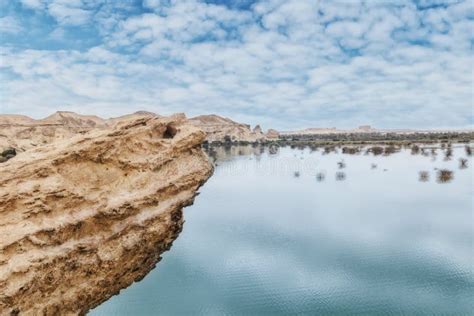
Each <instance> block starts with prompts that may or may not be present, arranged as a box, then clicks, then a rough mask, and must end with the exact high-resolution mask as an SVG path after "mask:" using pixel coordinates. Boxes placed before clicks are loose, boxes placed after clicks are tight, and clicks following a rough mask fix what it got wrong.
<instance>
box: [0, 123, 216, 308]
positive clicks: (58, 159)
mask: <svg viewBox="0 0 474 316" xmlns="http://www.w3.org/2000/svg"><path fill="white" fill-rule="evenodd" d="M61 116H62V115H61ZM51 121H55V123H51V124H57V123H56V122H57V121H56V120H51ZM87 122H89V123H87V124H89V125H91V126H96V127H97V126H100V125H102V121H101V120H98V119H92V118H91V119H90V120H87ZM24 123H25V125H27V124H30V123H31V124H32V122H28V120H25V122H24ZM33 123H34V122H33ZM61 124H62V123H61ZM68 124H70V125H71V124H72V125H74V123H72V122H69V123H68ZM42 128H43V127H42ZM81 128H82V127H81ZM28 133H32V131H31V130H30V131H29V132H28ZM204 137H205V134H204V133H203V132H202V131H200V130H199V129H197V128H196V127H194V126H191V125H189V124H187V121H186V120H185V119H184V118H183V117H171V118H156V117H153V116H145V117H141V118H138V119H136V118H135V119H131V120H125V121H122V122H119V123H117V124H116V126H115V127H114V128H109V127H103V126H101V128H94V129H92V130H90V131H89V132H85V133H78V134H77V133H76V134H75V136H74V135H71V137H67V138H59V139H56V140H55V141H54V142H51V143H50V144H48V145H44V146H39V147H38V148H34V149H30V150H27V151H25V152H21V153H20V154H18V155H17V156H16V157H15V158H14V159H10V160H9V161H7V162H4V163H2V164H0V200H1V203H0V314H1V315H16V314H20V315H64V314H85V313H86V312H87V311H88V310H89V309H90V308H92V307H94V306H96V305H98V304H100V303H101V302H103V301H104V300H106V299H108V298H109V297H110V296H112V295H114V294H117V293H118V292H119V291H120V289H122V288H125V287H127V286H129V285H130V284H131V283H132V282H134V281H136V280H139V279H141V278H143V277H144V276H145V275H146V274H147V273H148V272H149V271H150V270H151V269H153V267H154V266H155V264H156V262H157V261H159V260H160V255H161V253H162V252H164V251H166V250H167V249H169V248H170V245H171V243H172V242H173V240H174V239H175V238H176V237H177V235H178V234H179V232H180V231H181V227H182V224H183V219H182V208H183V207H185V206H187V205H189V204H192V203H193V200H194V197H195V196H196V194H197V193H196V191H197V189H198V188H199V187H200V186H201V185H202V184H203V183H204V182H205V181H206V180H207V179H208V177H209V176H210V175H211V173H212V166H211V164H210V163H209V161H208V159H207V157H206V156H205V154H204V153H203V152H202V150H201V147H200V145H201V143H202V141H203V140H204Z"/></svg>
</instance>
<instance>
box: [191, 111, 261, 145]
mask: <svg viewBox="0 0 474 316" xmlns="http://www.w3.org/2000/svg"><path fill="white" fill-rule="evenodd" d="M190 122H191V123H192V124H194V125H195V126H197V127H199V128H201V129H202V130H204V131H205V132H206V134H207V137H206V139H207V140H208V141H209V142H229V141H244V142H257V141H259V140H262V139H264V138H265V135H264V134H263V133H262V131H261V129H260V127H259V126H258V128H255V129H254V130H253V131H252V129H251V128H250V125H247V124H242V123H237V122H235V121H232V120H231V119H228V118H225V117H221V116H218V115H201V116H197V117H194V118H191V119H190Z"/></svg>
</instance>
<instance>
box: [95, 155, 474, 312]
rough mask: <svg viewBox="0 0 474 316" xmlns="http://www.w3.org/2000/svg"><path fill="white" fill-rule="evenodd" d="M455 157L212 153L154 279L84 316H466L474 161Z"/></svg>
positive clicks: (473, 285) (472, 278) (470, 291)
mask: <svg viewBox="0 0 474 316" xmlns="http://www.w3.org/2000/svg"><path fill="white" fill-rule="evenodd" d="M221 151H223V150H221ZM453 152H454V154H453V157H452V159H451V160H449V161H445V160H444V159H443V158H444V156H443V152H442V151H440V150H438V155H437V156H436V157H433V156H431V154H430V155H429V156H423V155H411V153H410V151H408V150H403V151H401V152H399V153H395V154H392V155H389V156H384V155H381V156H373V155H364V154H363V153H362V154H359V155H347V154H342V153H330V154H323V152H322V151H321V150H319V151H316V152H310V151H309V150H297V149H290V148H282V149H280V150H279V152H278V153H276V154H269V153H268V150H267V151H265V152H263V153H261V150H260V149H258V148H257V149H253V148H250V147H248V148H240V149H238V148H234V149H233V150H232V151H230V152H221V153H220V155H219V156H222V157H223V161H220V162H218V167H217V168H216V171H215V174H214V176H213V177H212V178H211V179H209V181H208V182H207V183H206V184H205V186H204V187H203V188H201V195H199V196H198V197H197V198H196V202H195V204H194V205H193V206H191V207H189V208H187V209H185V219H186V223H185V225H184V230H183V232H182V233H181V235H180V236H179V238H178V239H177V240H176V241H175V243H174V245H173V247H172V248H171V250H170V251H169V252H167V253H165V254H164V256H163V260H162V261H161V262H160V263H159V264H158V265H157V268H156V269H155V270H153V271H152V272H151V273H150V274H149V275H148V276H147V277H146V278H145V279H143V280H142V281H141V282H139V283H135V284H133V285H132V286H130V287H129V288H127V289H125V290H122V291H121V293H120V295H118V296H115V297H113V298H111V299H110V300H109V301H107V302H105V303H104V304H102V305H101V306H99V307H98V308H96V309H95V310H93V311H91V313H90V315H291V314H300V315H316V314H319V315H321V314H323V315H324V314H331V315H335V314H360V315H414V314H427V315H446V314H449V315H463V314H465V315H467V314H472V313H473V309H474V305H473V302H474V273H473V262H474V261H473V252H472V250H473V202H474V200H473V196H474V192H473V169H472V167H473V163H474V161H473V160H472V158H469V161H468V164H469V167H468V168H464V169H460V168H459V161H458V159H459V158H465V157H466V154H465V152H464V148H463V147H459V148H457V147H455V148H454V151H453ZM239 154H240V155H239ZM247 154H249V155H247ZM222 157H221V158H222ZM342 160H343V161H344V163H343V164H342V167H344V165H345V167H344V168H340V166H338V162H342ZM372 164H376V165H377V166H376V168H375V166H372ZM435 168H438V169H442V168H446V169H449V170H451V171H453V178H452V179H451V180H449V179H447V181H448V182H446V183H439V181H437V180H438V179H437V170H435ZM420 171H427V172H428V173H427V176H426V174H425V175H424V176H423V177H422V179H421V180H423V181H424V182H423V181H420V174H419V172H420ZM295 172H299V176H297V175H295ZM338 172H339V174H337V173H338ZM445 180H446V179H445Z"/></svg>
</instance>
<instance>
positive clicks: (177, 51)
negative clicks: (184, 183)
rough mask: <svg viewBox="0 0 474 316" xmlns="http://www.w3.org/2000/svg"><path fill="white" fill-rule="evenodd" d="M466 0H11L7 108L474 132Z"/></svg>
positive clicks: (5, 21)
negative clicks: (182, 114) (145, 112)
mask: <svg viewBox="0 0 474 316" xmlns="http://www.w3.org/2000/svg"><path fill="white" fill-rule="evenodd" d="M473 34H474V8H473V3H472V2H471V1H463V0H444V1H441V0H407V1H403V0H399V1H384V0H378V1H376V0H371V1H356V0H336V1H310V0H307V1H306V0H268V1H263V0H262V1H251V0H235V1H228V0H214V1H199V0H180V1H177V0H122V1H112V0H0V113H20V114H26V115H29V116H32V117H36V118H40V117H44V116H46V115H49V114H50V113H52V112H54V111H56V110H71V111H76V112H79V113H84V114H86V113H87V114H97V115H100V116H103V117H111V116H117V115H121V114H126V113H130V112H134V111H137V110H149V111H154V112H157V113H160V114H171V113H175V112H185V113H187V115H188V116H194V115H198V114H205V113H217V114H221V115H224V116H228V117H231V118H233V119H236V120H239V121H243V122H247V123H251V124H257V123H260V124H262V125H263V126H264V128H269V127H275V128H280V129H290V128H298V127H308V126H331V127H332V126H337V127H343V128H347V127H354V126H358V125H362V124H371V125H374V126H376V127H385V128H404V127H418V128H458V127H461V128H465V127H472V126H473V123H474V117H473V88H474V86H473V85H474V84H473V80H474V79H473V76H474V75H473V54H472V53H473V43H474V35H473Z"/></svg>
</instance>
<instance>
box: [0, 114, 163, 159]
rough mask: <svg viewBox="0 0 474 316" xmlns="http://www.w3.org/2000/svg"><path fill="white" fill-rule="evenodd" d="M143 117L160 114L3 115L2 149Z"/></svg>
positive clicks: (24, 146)
mask: <svg viewBox="0 0 474 316" xmlns="http://www.w3.org/2000/svg"><path fill="white" fill-rule="evenodd" d="M141 117H158V115H156V114H154V113H151V112H145V111H139V112H136V113H133V114H129V115H124V116H121V117H117V118H111V119H102V118H100V117H98V116H95V115H81V114H77V113H74V112H67V111H58V112H56V113H54V114H52V115H50V116H48V117H46V118H44V119H41V120H34V119H32V118H29V117H27V116H23V115H8V114H3V115H0V150H1V149H2V148H3V149H4V148H7V147H13V148H16V149H17V150H19V151H25V150H28V149H31V148H34V147H38V146H42V145H45V144H49V143H52V142H55V141H58V140H64V139H68V138H70V137H72V136H74V135H76V134H84V133H86V132H88V131H90V130H93V129H106V128H110V127H113V126H115V125H116V124H117V123H119V122H121V121H124V120H130V119H136V118H141Z"/></svg>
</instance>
